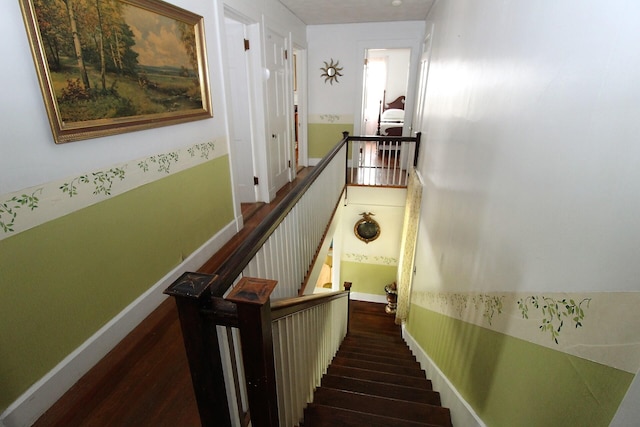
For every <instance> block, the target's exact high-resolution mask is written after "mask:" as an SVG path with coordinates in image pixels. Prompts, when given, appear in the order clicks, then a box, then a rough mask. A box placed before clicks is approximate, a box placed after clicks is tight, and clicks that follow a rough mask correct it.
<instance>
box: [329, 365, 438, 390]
mask: <svg viewBox="0 0 640 427" xmlns="http://www.w3.org/2000/svg"><path fill="white" fill-rule="evenodd" d="M327 374H330V375H336V376H342V377H349V378H358V379H364V380H371V381H379V382H383V383H387V384H398V385H403V386H406V387H414V388H419V389H423V390H432V389H433V385H432V384H431V380H429V379H427V378H426V377H424V376H422V377H415V376H406V375H398V374H389V373H386V372H379V371H372V370H370V369H363V368H361V367H360V368H358V367H353V366H338V365H331V366H329V368H328V369H327Z"/></svg>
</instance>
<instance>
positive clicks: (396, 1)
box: [391, 0, 402, 6]
mask: <svg viewBox="0 0 640 427" xmlns="http://www.w3.org/2000/svg"><path fill="white" fill-rule="evenodd" d="M401 4H402V0H393V1H392V2H391V6H400V5H401Z"/></svg>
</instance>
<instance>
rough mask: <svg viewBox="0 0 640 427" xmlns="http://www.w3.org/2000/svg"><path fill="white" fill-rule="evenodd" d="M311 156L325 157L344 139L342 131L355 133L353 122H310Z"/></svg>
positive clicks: (315, 157)
mask: <svg viewBox="0 0 640 427" xmlns="http://www.w3.org/2000/svg"><path fill="white" fill-rule="evenodd" d="M307 128H308V135H309V157H310V158H314V159H319V158H322V157H324V156H325V155H326V154H327V153H328V152H329V151H331V149H332V148H333V147H335V146H336V144H337V143H338V142H340V140H341V139H342V132H344V131H347V132H349V134H351V135H353V124H340V123H309V125H308V127H307Z"/></svg>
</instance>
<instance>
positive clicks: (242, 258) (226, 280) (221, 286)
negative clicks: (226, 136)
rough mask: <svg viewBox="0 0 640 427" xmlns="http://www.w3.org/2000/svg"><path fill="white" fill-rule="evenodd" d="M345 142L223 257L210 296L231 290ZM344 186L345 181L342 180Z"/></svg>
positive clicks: (331, 152)
mask: <svg viewBox="0 0 640 427" xmlns="http://www.w3.org/2000/svg"><path fill="white" fill-rule="evenodd" d="M346 143H347V140H346V138H343V139H342V140H340V142H338V143H337V144H336V145H335V147H333V149H332V150H331V151H330V152H329V154H327V155H326V156H325V157H324V158H323V159H322V160H321V161H320V163H318V165H317V166H315V167H314V168H313V170H312V171H311V172H310V173H309V175H307V176H306V177H305V178H304V179H303V180H302V181H301V182H300V184H299V185H298V186H296V187H295V188H294V189H293V190H292V191H291V192H290V193H288V194H287V195H286V196H285V197H284V199H283V200H282V202H281V203H280V204H279V205H278V207H276V208H275V209H274V210H273V211H272V212H270V213H269V215H267V216H266V218H265V219H264V220H263V221H262V222H261V223H260V225H258V226H257V227H256V228H255V230H253V232H252V233H251V234H250V235H249V236H247V238H246V239H245V240H244V241H243V242H242V244H240V246H238V248H237V249H236V250H235V251H234V252H233V253H232V254H231V255H230V256H229V258H227V260H226V261H225V262H223V263H222V265H220V267H219V268H218V270H216V272H215V273H216V275H217V276H218V277H217V278H216V280H215V281H214V282H213V283H212V285H211V294H212V295H213V296H219V297H222V296H223V295H224V293H225V292H226V291H227V289H229V288H230V287H231V285H232V284H233V281H234V280H235V279H236V278H237V277H238V276H240V274H241V273H242V271H243V270H244V268H245V267H246V266H247V265H248V264H249V262H250V261H251V260H252V259H253V257H254V256H255V254H256V253H257V252H258V251H259V250H260V248H261V247H262V245H263V244H264V243H265V242H266V241H267V239H268V238H269V237H270V236H271V234H273V232H274V231H275V230H276V229H277V228H278V226H279V225H280V223H281V222H282V221H283V220H284V218H285V217H286V216H287V214H288V213H289V212H290V211H291V209H293V208H294V206H295V205H296V203H298V201H299V200H300V199H301V198H302V196H304V194H305V193H306V192H307V190H308V189H309V188H310V187H311V185H312V184H313V183H314V182H315V180H316V179H317V178H318V177H319V176H320V174H321V173H322V172H323V171H324V170H325V169H326V168H327V166H328V165H329V163H330V162H331V160H333V158H334V157H335V156H336V155H337V154H338V153H339V152H340V150H341V149H342V146H343V145H345V144H346ZM345 186H346V181H345Z"/></svg>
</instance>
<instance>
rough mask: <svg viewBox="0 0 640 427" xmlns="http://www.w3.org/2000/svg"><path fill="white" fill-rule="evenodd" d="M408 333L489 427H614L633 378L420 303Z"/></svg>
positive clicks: (412, 317)
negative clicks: (424, 306)
mask: <svg viewBox="0 0 640 427" xmlns="http://www.w3.org/2000/svg"><path fill="white" fill-rule="evenodd" d="M407 330H408V332H409V333H410V334H411V335H412V336H413V337H414V338H415V339H416V341H417V342H418V344H419V345H420V346H421V347H422V348H423V349H424V351H425V352H426V353H427V354H428V355H429V357H430V358H431V359H432V360H433V361H434V362H435V363H436V365H438V367H439V368H440V369H441V370H442V372H443V373H444V374H445V375H446V376H447V378H448V379H449V380H450V381H451V383H452V384H453V385H454V386H455V387H456V389H457V390H458V392H460V394H461V395H462V396H463V397H464V399H465V400H466V401H467V402H468V403H469V404H470V405H471V406H472V407H473V408H474V410H475V411H476V413H477V414H478V415H479V416H480V417H481V418H482V420H483V421H484V422H485V423H486V424H487V426H490V427H502V426H503V427H513V426H518V427H528V426H531V427H533V426H567V425H572V426H587V425H588V426H608V425H609V423H610V421H611V419H612V418H613V416H614V414H615V411H616V409H617V408H618V406H619V404H620V402H621V401H622V398H623V397H624V394H625V392H626V391H627V388H628V387H629V385H630V383H631V381H632V379H633V375H632V374H630V373H628V372H624V371H621V370H618V369H615V368H611V367H609V366H605V365H601V364H598V363H595V362H590V361H588V360H585V359H581V358H579V357H575V356H571V355H569V354H566V353H562V352H559V351H555V350H553V349H550V348H547V347H543V346H539V345H536V344H532V343H529V342H527V341H524V340H521V339H518V338H513V337H510V336H508V335H505V334H501V333H498V332H494V331H491V330H489V329H486V328H482V327H479V326H476V325H473V324H470V323H466V322H463V321H461V320H458V319H454V318H451V317H448V316H444V315H441V314H439V313H435V312H433V311H430V310H427V309H424V308H422V307H420V306H417V305H412V306H411V311H410V313H409V319H408V322H407Z"/></svg>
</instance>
